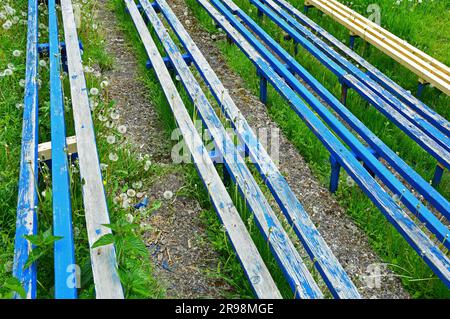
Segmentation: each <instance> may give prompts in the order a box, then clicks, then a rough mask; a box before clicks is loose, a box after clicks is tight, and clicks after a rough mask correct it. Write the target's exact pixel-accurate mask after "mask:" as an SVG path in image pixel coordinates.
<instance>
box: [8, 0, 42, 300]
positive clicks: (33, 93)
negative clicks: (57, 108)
mask: <svg viewBox="0 0 450 319" xmlns="http://www.w3.org/2000/svg"><path fill="white" fill-rule="evenodd" d="M26 65H27V67H26V76H25V97H24V110H23V128H22V151H21V156H20V175H19V194H18V204H17V220H16V236H15V244H14V265H13V276H14V277H16V278H17V279H18V280H19V281H20V282H21V284H22V285H23V288H24V289H25V292H26V297H27V298H31V299H34V298H36V279H37V275H36V263H33V264H32V265H31V266H30V267H28V268H26V269H24V266H25V263H26V262H27V260H28V257H29V254H30V252H31V250H32V249H33V247H32V245H31V244H30V243H29V242H28V240H27V239H25V237H24V236H25V235H35V234H36V232H37V214H36V210H37V204H38V197H37V190H36V187H37V183H38V123H39V122H38V107H39V106H38V83H37V75H38V1H37V0H29V1H28V34H27V62H26ZM15 298H19V295H17V294H16V295H15Z"/></svg>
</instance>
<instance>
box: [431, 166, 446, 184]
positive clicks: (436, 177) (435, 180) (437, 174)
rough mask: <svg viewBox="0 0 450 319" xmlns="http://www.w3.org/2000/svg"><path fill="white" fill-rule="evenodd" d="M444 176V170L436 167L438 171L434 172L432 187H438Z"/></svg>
mask: <svg viewBox="0 0 450 319" xmlns="http://www.w3.org/2000/svg"><path fill="white" fill-rule="evenodd" d="M442 175H444V168H443V167H442V166H441V165H439V164H438V165H436V169H435V171H434V175H433V180H432V181H431V185H432V186H433V187H437V186H438V185H439V184H440V183H441V180H442Z"/></svg>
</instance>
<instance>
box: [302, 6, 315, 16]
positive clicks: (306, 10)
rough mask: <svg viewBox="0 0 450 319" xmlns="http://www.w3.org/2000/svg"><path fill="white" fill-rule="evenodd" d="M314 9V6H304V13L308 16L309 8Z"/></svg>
mask: <svg viewBox="0 0 450 319" xmlns="http://www.w3.org/2000/svg"><path fill="white" fill-rule="evenodd" d="M312 7H313V6H309V5H304V6H303V13H304V14H308V12H309V8H312Z"/></svg>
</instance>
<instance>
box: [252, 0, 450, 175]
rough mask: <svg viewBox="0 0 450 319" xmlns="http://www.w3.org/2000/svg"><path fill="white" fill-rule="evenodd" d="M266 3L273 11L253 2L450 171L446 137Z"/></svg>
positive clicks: (296, 23)
mask: <svg viewBox="0 0 450 319" xmlns="http://www.w3.org/2000/svg"><path fill="white" fill-rule="evenodd" d="M264 1H265V2H266V3H267V4H268V5H270V8H271V9H269V8H268V7H267V6H265V5H264V4H262V3H261V2H260V1H258V0H250V2H251V3H253V4H254V5H255V6H256V7H257V8H258V9H259V10H261V11H262V12H264V14H266V15H268V16H269V17H270V18H271V19H272V21H274V22H275V23H276V24H278V25H279V26H280V27H281V28H282V29H283V30H284V31H285V32H287V33H288V34H289V35H290V36H291V37H293V39H295V41H296V42H298V43H299V44H301V45H302V46H303V47H304V48H305V49H306V50H308V52H310V53H311V54H312V55H313V56H314V57H316V58H317V59H318V60H319V61H321V62H322V63H323V64H324V65H325V66H326V67H327V68H329V69H330V70H331V71H332V72H333V73H335V74H336V75H337V76H338V77H339V80H340V81H341V82H342V83H344V84H345V85H347V86H348V87H350V88H353V89H355V90H356V91H357V92H358V93H359V94H360V95H361V96H363V97H364V98H365V99H366V100H368V101H369V102H370V103H371V104H372V105H373V106H375V107H376V108H377V109H378V110H379V111H380V112H381V113H383V114H384V115H385V116H386V117H387V118H388V119H389V120H391V121H392V122H394V123H395V124H396V125H397V126H398V127H399V128H401V129H402V130H403V131H404V132H405V133H406V134H407V135H408V136H410V137H411V138H412V139H413V140H414V141H416V143H418V144H419V145H421V146H422V147H423V148H424V149H425V150H427V151H428V152H429V153H430V154H431V155H433V156H434V157H435V158H436V159H438V161H439V162H441V163H444V165H445V166H446V167H447V168H450V153H449V148H450V142H448V143H446V142H444V141H446V140H448V138H447V137H445V136H443V134H442V133H441V132H440V131H439V130H437V129H436V128H435V127H432V126H431V124H430V123H428V122H426V121H425V120H424V119H423V118H421V117H420V116H419V115H418V114H417V113H414V112H413V111H412V110H411V109H409V108H407V107H406V106H405V105H403V104H402V103H401V102H400V101H399V100H398V99H396V98H395V97H394V96H393V95H392V94H390V93H389V92H388V91H386V90H384V89H383V88H382V87H381V86H380V85H379V84H378V83H376V82H375V81H374V80H372V79H371V78H370V77H368V76H367V75H366V74H365V73H364V72H362V71H361V70H359V69H358V68H357V67H355V66H354V65H353V64H351V63H350V62H349V61H347V60H346V59H345V58H344V57H342V56H341V55H339V54H338V53H337V52H336V51H334V50H333V49H332V48H331V47H329V46H327V44H326V43H324V42H323V41H322V40H320V39H319V38H317V37H316V36H315V35H314V34H312V32H311V31H309V30H308V29H307V28H305V27H304V26H302V25H301V24H299V23H298V21H296V20H295V19H293V18H292V17H291V16H289V15H288V14H287V13H286V12H285V11H284V10H282V9H281V8H280V7H279V6H277V5H276V4H275V3H274V2H273V1H271V0H264ZM277 14H279V15H280V16H278V15H277ZM282 18H283V19H286V20H287V21H289V22H290V24H291V25H295V26H296V27H295V29H294V28H293V27H291V26H290V25H289V24H287V22H286V21H284V20H283V19H282ZM352 75H354V76H352Z"/></svg>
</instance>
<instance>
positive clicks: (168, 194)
mask: <svg viewBox="0 0 450 319" xmlns="http://www.w3.org/2000/svg"><path fill="white" fill-rule="evenodd" d="M163 197H164V198H165V199H167V200H169V199H171V198H172V197H173V193H172V192H171V191H165V192H164V194H163Z"/></svg>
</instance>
